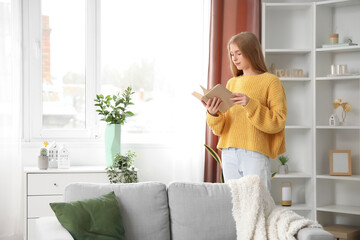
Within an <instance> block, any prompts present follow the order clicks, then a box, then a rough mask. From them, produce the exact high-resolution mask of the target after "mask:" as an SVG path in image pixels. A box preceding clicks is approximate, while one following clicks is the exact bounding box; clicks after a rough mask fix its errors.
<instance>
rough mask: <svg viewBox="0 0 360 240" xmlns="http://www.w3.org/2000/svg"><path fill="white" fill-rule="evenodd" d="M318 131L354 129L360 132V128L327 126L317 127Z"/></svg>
mask: <svg viewBox="0 0 360 240" xmlns="http://www.w3.org/2000/svg"><path fill="white" fill-rule="evenodd" d="M316 129H352V130H360V126H327V125H317V126H316Z"/></svg>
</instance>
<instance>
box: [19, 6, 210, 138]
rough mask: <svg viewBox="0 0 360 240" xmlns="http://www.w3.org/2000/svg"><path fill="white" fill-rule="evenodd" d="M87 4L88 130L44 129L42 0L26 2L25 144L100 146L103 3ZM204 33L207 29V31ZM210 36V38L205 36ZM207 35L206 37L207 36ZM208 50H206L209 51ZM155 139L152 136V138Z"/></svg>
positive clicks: (207, 8)
mask: <svg viewBox="0 0 360 240" xmlns="http://www.w3.org/2000/svg"><path fill="white" fill-rule="evenodd" d="M85 2H86V14H85V15H86V37H85V44H86V52H85V54H86V56H84V58H85V69H86V70H85V96H86V97H85V106H86V109H85V112H86V115H85V129H43V128H42V118H43V115H42V106H43V103H42V84H43V80H42V54H41V50H42V24H41V19H42V18H41V0H23V5H22V6H23V9H22V12H23V22H22V25H23V31H22V33H23V86H24V88H23V96H24V100H23V141H24V142H37V141H43V140H44V139H46V140H59V141H73V142H76V141H81V142H99V141H100V140H101V139H102V137H103V134H102V133H100V130H101V127H100V124H101V123H100V121H99V118H98V115H97V112H96V109H95V107H94V101H93V99H94V98H95V97H96V94H100V91H101V1H100V0H85ZM203 2H204V10H203V11H204V22H203V24H204V27H205V25H206V27H208V28H209V29H206V32H205V34H204V39H203V41H204V42H205V41H206V42H209V37H208V36H207V35H209V34H208V33H209V31H210V3H209V2H208V1H207V0H203ZM204 29H205V28H204ZM206 34H207V35H206ZM205 35H206V36H205ZM206 46H207V47H206ZM208 51H209V49H208V45H206V44H205V46H204V49H203V52H204V61H203V62H202V64H204V65H205V66H204V68H203V76H204V79H207V76H208V72H207V70H208V69H207V66H208V64H209V62H208V53H209V52H208ZM124 134H125V132H124ZM145 135H146V136H142V138H141V139H143V142H141V143H144V144H147V143H153V140H152V138H151V136H148V135H149V134H145ZM150 135H152V134H150ZM127 141H128V143H134V142H136V143H139V142H138V141H139V137H138V134H136V135H134V136H131V137H130V136H128V137H127Z"/></svg>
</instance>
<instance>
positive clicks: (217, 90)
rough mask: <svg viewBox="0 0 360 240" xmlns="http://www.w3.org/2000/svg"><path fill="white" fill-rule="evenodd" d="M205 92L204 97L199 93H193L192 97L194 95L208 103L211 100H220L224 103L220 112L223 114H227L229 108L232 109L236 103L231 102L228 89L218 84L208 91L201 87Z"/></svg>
mask: <svg viewBox="0 0 360 240" xmlns="http://www.w3.org/2000/svg"><path fill="white" fill-rule="evenodd" d="M200 87H201V88H202V90H203V95H201V94H200V93H198V92H193V93H192V95H194V96H195V97H196V98H198V99H199V100H201V101H203V102H205V103H207V101H208V100H209V99H210V98H213V97H217V98H220V99H221V101H222V104H221V106H220V109H219V111H220V112H222V113H225V112H226V111H227V110H228V109H229V108H231V107H232V106H233V105H234V103H233V101H231V100H230V98H231V92H230V91H229V90H228V89H226V88H225V87H224V86H223V85H221V84H217V85H216V86H215V87H213V88H211V89H209V90H207V89H205V88H204V87H203V86H200Z"/></svg>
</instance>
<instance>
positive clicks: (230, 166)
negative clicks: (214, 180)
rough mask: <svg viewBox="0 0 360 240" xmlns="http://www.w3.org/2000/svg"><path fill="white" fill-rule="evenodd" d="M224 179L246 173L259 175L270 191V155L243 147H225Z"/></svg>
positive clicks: (223, 157)
mask: <svg viewBox="0 0 360 240" xmlns="http://www.w3.org/2000/svg"><path fill="white" fill-rule="evenodd" d="M221 159H222V167H223V174H224V180H225V182H227V181H228V180H230V179H238V178H241V177H244V176H246V175H251V174H255V175H258V176H259V177H260V179H261V181H262V182H263V183H264V185H265V187H266V188H267V190H268V191H270V188H271V166H270V159H269V157H267V156H265V155H264V154H262V153H259V152H254V151H250V150H246V149H241V148H233V147H231V148H224V149H222V153H221Z"/></svg>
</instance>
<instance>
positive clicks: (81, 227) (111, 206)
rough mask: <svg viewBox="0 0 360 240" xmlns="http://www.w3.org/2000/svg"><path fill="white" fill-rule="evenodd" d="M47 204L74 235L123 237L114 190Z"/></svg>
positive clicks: (106, 238) (107, 238)
mask: <svg viewBox="0 0 360 240" xmlns="http://www.w3.org/2000/svg"><path fill="white" fill-rule="evenodd" d="M50 206H51V208H52V210H53V211H54V212H55V215H56V217H57V219H58V220H59V222H60V223H61V225H63V226H64V228H66V229H67V230H68V231H69V233H70V234H71V236H73V237H74V239H94V240H96V239H97V240H111V239H113V240H125V233H124V226H123V223H122V219H121V214H120V208H119V204H118V202H117V200H116V196H115V194H114V192H110V193H108V194H105V195H102V196H100V197H97V198H88V199H84V200H79V201H74V202H70V203H63V202H58V203H50ZM99 209H101V210H100V211H99Z"/></svg>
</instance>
